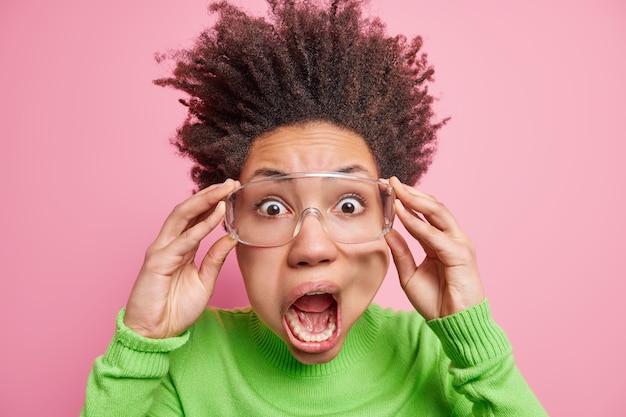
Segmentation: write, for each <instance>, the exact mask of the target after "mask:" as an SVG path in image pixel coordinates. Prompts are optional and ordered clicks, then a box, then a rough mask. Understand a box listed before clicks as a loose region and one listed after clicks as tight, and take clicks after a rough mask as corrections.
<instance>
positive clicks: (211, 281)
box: [198, 235, 237, 294]
mask: <svg viewBox="0 0 626 417" xmlns="http://www.w3.org/2000/svg"><path fill="white" fill-rule="evenodd" d="M235 246H237V240H236V239H234V238H232V237H231V236H229V235H226V236H223V237H221V238H220V239H218V240H217V241H215V243H214V244H213V245H212V246H211V247H210V248H209V251H208V252H207V253H206V255H205V256H204V258H203V259H202V263H201V264H200V269H199V271H198V273H199V276H200V280H201V281H202V283H203V284H204V286H205V288H207V290H208V291H209V294H213V289H214V288H215V281H216V279H217V276H218V274H219V272H220V270H221V269H222V266H223V265H224V262H225V261H226V256H228V254H229V253H230V251H231V250H232V249H233V248H234V247H235Z"/></svg>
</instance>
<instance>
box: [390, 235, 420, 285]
mask: <svg viewBox="0 0 626 417" xmlns="http://www.w3.org/2000/svg"><path fill="white" fill-rule="evenodd" d="M385 240H386V241H387V245H389V248H390V249H391V255H392V256H393V263H394V264H395V265H396V269H397V270H398V277H399V278H400V285H402V288H406V285H407V284H408V281H410V279H411V277H413V274H414V273H415V270H416V269H417V264H416V263H415V258H414V257H413V254H412V253H411V249H410V248H409V245H408V243H407V242H406V240H405V239H404V237H402V235H401V234H400V233H399V232H398V231H397V230H395V229H391V231H390V232H389V233H387V234H386V235H385Z"/></svg>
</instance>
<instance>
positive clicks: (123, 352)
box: [104, 308, 189, 378]
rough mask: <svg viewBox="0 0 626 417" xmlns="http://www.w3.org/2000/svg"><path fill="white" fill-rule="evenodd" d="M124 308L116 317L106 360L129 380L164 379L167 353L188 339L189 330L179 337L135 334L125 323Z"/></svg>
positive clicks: (166, 368) (166, 367) (167, 366)
mask: <svg viewBox="0 0 626 417" xmlns="http://www.w3.org/2000/svg"><path fill="white" fill-rule="evenodd" d="M125 312H126V309H125V308H124V309H122V310H121V311H120V312H119V313H118V315H117V321H116V329H117V331H116V332H115V336H113V340H112V341H111V344H110V345H109V347H108V349H107V352H106V354H105V355H104V360H105V362H106V363H108V364H109V365H111V366H114V367H116V368H118V369H121V370H123V373H124V375H125V376H129V377H144V378H145V377H162V376H163V375H165V374H166V373H167V371H168V370H169V357H168V354H169V353H170V352H172V351H173V350H175V349H178V348H179V347H181V346H183V345H184V344H185V343H186V342H187V340H189V331H188V330H187V331H185V332H184V333H183V334H181V335H180V336H177V337H171V338H167V339H150V338H148V337H144V336H141V335H139V334H138V333H135V332H134V331H132V330H131V329H129V328H128V327H126V325H125V324H124V313H125Z"/></svg>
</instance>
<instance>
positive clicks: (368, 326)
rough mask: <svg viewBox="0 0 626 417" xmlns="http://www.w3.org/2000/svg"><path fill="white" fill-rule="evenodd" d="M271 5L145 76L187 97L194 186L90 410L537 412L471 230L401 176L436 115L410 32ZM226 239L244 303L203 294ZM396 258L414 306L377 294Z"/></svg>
mask: <svg viewBox="0 0 626 417" xmlns="http://www.w3.org/2000/svg"><path fill="white" fill-rule="evenodd" d="M269 4H270V6H271V9H272V13H273V17H274V19H273V21H272V22H267V21H265V20H262V19H254V18H251V17H249V16H247V15H246V14H245V13H243V12H241V11H239V10H238V9H236V8H234V7H232V6H231V5H229V4H228V3H226V2H222V3H217V4H215V5H213V6H212V9H213V10H214V11H217V12H219V14H220V18H219V20H218V22H217V24H216V25H215V27H214V28H213V30H211V31H206V32H204V33H203V34H202V35H201V36H200V37H199V38H198V41H197V44H196V46H195V47H194V48H193V49H191V50H188V51H179V52H176V53H174V54H173V57H174V59H176V60H177V63H178V65H177V68H176V70H175V71H174V76H173V77H172V78H168V79H162V80H158V81H157V84H160V85H167V86H173V87H175V88H178V89H181V90H183V91H185V92H187V93H188V94H189V96H190V99H189V100H185V101H183V103H184V104H185V105H187V106H188V107H189V117H188V119H187V120H186V122H185V124H184V125H183V126H182V127H181V129H180V130H179V132H178V136H177V138H176V142H175V143H176V145H177V146H178V148H179V150H180V151H181V152H182V153H183V154H185V155H188V156H189V157H191V158H192V159H193V160H194V161H195V162H196V166H195V168H194V171H193V178H194V180H195V182H196V184H197V185H198V188H199V190H200V191H198V192H197V193H196V194H195V195H193V196H192V197H190V198H189V199H187V200H186V201H184V202H182V203H181V204H180V205H178V206H177V207H176V208H175V209H174V210H173V212H172V213H171V215H170V216H169V217H168V218H167V219H166V221H165V223H164V225H163V228H162V230H161V232H160V233H159V235H158V236H157V238H156V240H155V242H154V243H153V244H152V245H151V246H150V247H149V248H148V250H147V253H146V258H145V261H144V264H143V266H142V269H141V271H140V273H139V275H138V277H137V280H136V283H135V286H134V288H133V290H132V292H131V294H130V297H129V300H128V304H127V307H126V308H125V309H124V310H123V311H122V312H120V314H119V316H118V322H117V325H118V330H117V332H116V335H115V336H114V339H113V341H112V342H111V345H110V346H109V349H108V350H107V353H106V354H105V355H104V356H103V357H101V358H98V360H97V361H96V364H95V365H94V368H93V370H92V373H91V376H90V380H89V385H88V388H87V401H86V404H85V407H84V409H83V415H85V416H100V415H124V416H134V415H138V416H140V415H141V416H143V415H154V416H180V415H190V416H199V415H220V416H223V415H233V416H236V415H239V416H241V415H244V416H247V415H255V416H257V415H271V416H280V415H285V416H297V415H354V416H364V415H372V416H383V415H388V416H403V415H433V416H435V415H441V416H450V415H453V416H470V415H474V416H492V415H496V416H526V415H527V416H540V415H546V414H545V411H543V409H542V407H541V405H540V404H539V403H538V402H537V400H536V399H535V398H534V396H533V394H532V392H531V390H530V389H529V388H528V386H527V385H526V383H525V382H524V380H523V378H522V377H521V375H520V374H519V372H518V370H517V369H516V367H515V364H514V360H513V357H512V355H511V347H510V344H509V342H508V340H507V338H506V336H505V335H504V333H503V332H502V331H501V329H500V328H499V327H498V326H497V325H496V324H495V323H494V322H493V320H492V318H491V315H490V312H489V306H488V303H487V301H486V300H485V296H484V293H483V289H482V286H481V280H480V276H479V272H478V268H477V264H476V258H475V254H474V248H473V246H472V244H471V242H470V240H469V239H468V238H467V237H466V236H465V234H464V233H463V232H462V230H461V229H460V228H459V225H458V224H457V222H456V221H455V219H454V217H453V216H452V214H451V213H450V212H449V211H448V210H447V209H446V208H445V207H444V206H443V205H442V204H441V203H439V202H438V201H437V200H435V199H434V198H433V197H431V196H429V195H426V194H423V193H421V192H419V191H418V190H416V189H414V188H413V187H411V186H410V185H407V184H414V183H415V182H416V181H417V180H418V178H419V177H420V176H421V175H422V174H423V173H424V172H425V171H426V169H427V167H428V164H429V163H430V158H431V157H432V153H433V150H434V143H435V139H436V132H437V131H438V129H439V128H440V127H441V126H442V123H441V122H440V123H436V122H434V121H433V120H432V119H433V114H432V109H431V103H432V97H431V96H430V95H429V94H428V91H427V88H426V83H427V82H428V81H429V80H430V79H431V76H432V74H433V70H432V68H431V67H429V66H428V64H427V62H426V59H425V56H424V55H419V50H420V47H421V40H420V39H419V38H416V39H414V40H413V41H412V42H410V43H408V42H406V41H405V39H404V38H403V37H395V38H390V37H387V36H386V35H385V33H384V28H383V26H382V24H381V23H380V22H378V21H377V20H372V21H369V20H366V19H363V18H362V16H361V12H360V7H361V2H360V1H353V0H346V1H339V0H336V1H333V2H332V3H331V4H330V5H329V7H328V8H327V9H324V8H322V7H319V6H315V5H311V4H308V2H292V1H286V0H284V1H278V0H276V1H269ZM381 178H382V179H381ZM234 179H236V180H234ZM394 212H395V213H394ZM394 215H395V216H397V218H398V219H399V220H400V221H401V222H402V223H403V224H404V226H405V227H406V229H407V231H408V232H409V233H410V234H411V235H412V236H413V237H414V238H415V239H416V240H417V241H418V242H419V243H420V244H421V246H422V247H423V248H424V251H425V253H426V257H425V259H424V260H423V261H422V262H421V263H420V264H419V266H418V265H417V263H416V260H415V259H414V257H413V255H412V254H411V252H410V250H409V248H408V245H407V243H406V241H405V240H404V238H403V237H402V236H401V235H400V234H399V233H397V232H396V231H395V230H393V229H392V228H391V223H392V221H393V218H394ZM222 222H223V223H224V225H225V227H226V230H227V231H228V234H227V235H225V236H224V237H222V238H220V239H218V240H217V241H216V242H215V243H214V244H213V245H212V246H211V248H210V249H209V251H208V253H207V254H206V255H205V257H204V258H203V260H202V262H201V263H200V265H199V266H196V265H195V263H194V259H195V255H196V251H197V249H198V246H199V244H200V242H201V241H202V239H203V238H204V237H206V236H207V235H208V234H209V233H210V232H211V231H212V230H214V229H215V228H217V227H220V223H222ZM232 249H235V250H236V253H237V259H238V263H239V267H240V269H241V272H242V276H243V279H244V283H245V287H246V291H247V294H248V298H249V300H250V304H251V306H250V307H249V308H245V309H238V310H220V309H215V308H208V309H207V308H206V305H207V303H208V302H209V300H210V297H211V295H212V293H213V288H214V283H215V281H216V279H217V277H218V275H219V271H220V267H221V265H222V263H223V262H224V259H225V258H226V256H227V254H228V253H229V252H230V251H231V250H232ZM392 258H393V261H394V263H395V265H396V268H397V270H398V275H399V278H400V282H401V284H402V287H403V289H404V291H405V292H406V294H407V297H408V298H409V300H410V301H411V303H412V305H413V306H414V307H415V310H416V311H414V312H394V311H391V310H383V309H381V308H380V307H378V306H376V305H374V304H371V302H372V299H373V298H374V296H375V294H376V292H377V291H378V288H379V287H380V285H381V283H382V280H383V279H384V277H385V275H386V273H387V269H388V267H389V264H390V262H391V259H392Z"/></svg>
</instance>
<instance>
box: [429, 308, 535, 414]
mask: <svg viewBox="0 0 626 417" xmlns="http://www.w3.org/2000/svg"><path fill="white" fill-rule="evenodd" d="M428 325H429V327H430V328H431V329H432V330H433V331H434V333H435V334H436V335H437V337H438V338H439V340H440V341H441V343H442V346H443V350H444V352H445V354H446V355H447V357H448V358H449V361H450V362H448V363H449V367H448V369H447V373H448V376H447V377H444V378H443V380H444V381H445V380H450V379H451V382H450V384H448V385H449V386H451V388H452V389H454V391H456V392H458V393H459V394H461V397H460V398H461V399H460V400H459V402H458V403H457V404H456V407H455V413H454V414H453V415H454V416H459V417H461V416H463V417H467V416H476V417H478V416H480V417H487V416H494V417H508V416H511V417H513V416H515V417H526V416H527V417H541V416H547V413H546V411H545V410H544V409H543V407H542V406H541V404H540V403H539V401H538V400H537V398H536V397H535V395H534V394H533V392H532V391H531V389H530V387H529V386H528V384H527V383H526V381H525V380H524V378H523V377H522V375H521V374H520V372H519V370H518V369H517V367H516V365H515V361H514V359H513V354H512V348H511V344H510V342H509V340H508V338H507V337H506V335H505V334H504V332H503V331H502V329H501V328H500V327H499V326H498V325H497V324H496V323H495V322H494V321H493V318H492V316H491V312H490V309H489V304H488V302H487V301H484V302H482V303H480V304H478V305H476V306H474V307H471V308H469V309H467V310H465V311H462V312H460V313H457V314H453V315H451V316H448V317H444V318H441V319H435V320H431V321H429V322H428ZM444 389H446V390H448V391H449V389H450V388H449V387H444Z"/></svg>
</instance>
